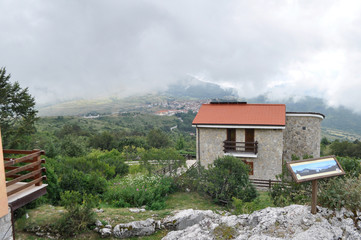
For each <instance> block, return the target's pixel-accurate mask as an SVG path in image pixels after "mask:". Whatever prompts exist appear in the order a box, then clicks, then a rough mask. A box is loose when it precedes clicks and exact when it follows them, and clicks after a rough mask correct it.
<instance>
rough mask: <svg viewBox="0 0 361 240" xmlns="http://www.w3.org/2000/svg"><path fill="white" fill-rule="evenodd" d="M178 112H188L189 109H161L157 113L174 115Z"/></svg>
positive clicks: (159, 114)
mask: <svg viewBox="0 0 361 240" xmlns="http://www.w3.org/2000/svg"><path fill="white" fill-rule="evenodd" d="M176 113H187V110H160V111H157V112H156V113H155V115H158V116H173V115H175V114H176Z"/></svg>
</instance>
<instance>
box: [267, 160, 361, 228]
mask: <svg viewBox="0 0 361 240" xmlns="http://www.w3.org/2000/svg"><path fill="white" fill-rule="evenodd" d="M338 160H339V162H340V164H341V166H342V168H343V169H344V170H345V172H346V175H344V176H338V177H333V178H325V179H320V180H318V182H319V192H318V204H319V205H321V206H324V207H328V208H331V209H340V208H342V207H344V208H346V209H348V210H350V211H351V212H352V213H353V215H354V216H353V220H354V223H355V226H356V227H357V222H358V215H357V212H358V211H361V201H360V199H361V166H360V162H359V160H358V159H354V158H344V157H343V158H338ZM278 177H279V179H281V181H282V182H281V183H279V184H275V185H274V186H273V187H272V189H271V191H270V196H271V198H272V200H273V203H274V204H275V205H276V206H286V205H289V204H294V203H295V204H307V203H310V201H311V193H312V190H311V182H304V183H300V184H297V183H295V182H293V181H292V180H291V177H290V175H289V174H288V171H287V170H285V169H284V173H283V174H281V175H280V176H278Z"/></svg>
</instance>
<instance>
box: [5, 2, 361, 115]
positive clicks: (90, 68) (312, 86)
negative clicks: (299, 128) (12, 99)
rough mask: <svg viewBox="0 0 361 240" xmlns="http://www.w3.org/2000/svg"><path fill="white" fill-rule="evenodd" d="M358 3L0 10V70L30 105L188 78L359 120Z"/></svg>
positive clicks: (39, 5) (18, 6) (135, 90)
mask: <svg viewBox="0 0 361 240" xmlns="http://www.w3.org/2000/svg"><path fill="white" fill-rule="evenodd" d="M360 16H361V2H359V1H326V0H324V1H317V2H315V1H260V0H259V1H258V0H256V1H227V2H222V3H220V2H219V1H205V0H203V1H202V0H200V1H187V0H186V1H161V0H159V1H154V0H151V1H128V0H124V1H116V0H107V1H95V0H86V1H85V0H75V1H60V0H59V1H45V0H3V1H1V2H0V29H1V37H0V66H2V67H6V69H7V72H8V73H11V75H12V78H11V80H12V81H18V82H19V83H20V84H21V86H22V87H28V88H29V91H30V93H31V94H32V95H33V96H34V97H35V99H36V102H37V103H38V104H51V103H55V102H59V101H67V100H71V99H82V98H85V99H92V98H99V97H109V96H117V97H126V96H130V95H133V94H142V93H147V92H154V91H162V90H165V89H167V86H169V85H170V84H174V83H177V82H178V81H181V80H182V79H185V78H189V76H191V77H193V78H194V79H198V80H202V81H205V82H211V83H216V84H219V85H221V86H222V87H232V88H235V89H236V91H237V93H238V95H239V96H240V97H243V98H250V97H255V96H258V95H266V96H267V97H268V98H269V99H275V100H280V99H284V98H289V97H293V98H295V99H297V98H302V97H303V96H313V97H320V98H322V99H324V100H325V102H326V103H327V104H328V105H329V106H333V107H337V106H345V107H347V108H351V109H353V110H355V111H357V112H361V105H359V104H358V102H360V101H361V95H360V94H359V91H360V90H361V80H360V76H361V68H360V67H359V66H358V63H359V62H361V28H360V26H361V19H360Z"/></svg>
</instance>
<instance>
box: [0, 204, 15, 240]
mask: <svg viewBox="0 0 361 240" xmlns="http://www.w3.org/2000/svg"><path fill="white" fill-rule="evenodd" d="M0 239H3V240H12V239H13V230H12V222H11V211H10V208H9V213H8V214H7V215H5V216H3V217H0Z"/></svg>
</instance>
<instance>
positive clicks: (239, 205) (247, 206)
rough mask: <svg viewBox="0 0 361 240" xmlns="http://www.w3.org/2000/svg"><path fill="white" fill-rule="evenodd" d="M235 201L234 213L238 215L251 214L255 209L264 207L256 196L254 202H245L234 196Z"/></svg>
mask: <svg viewBox="0 0 361 240" xmlns="http://www.w3.org/2000/svg"><path fill="white" fill-rule="evenodd" d="M232 200H233V202H232V205H233V208H234V214H236V215H238V214H251V213H253V212H254V211H257V210H259V209H262V207H260V206H259V205H260V200H259V198H256V199H255V200H253V201H252V202H243V201H242V200H241V199H238V198H235V197H233V198H232Z"/></svg>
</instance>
